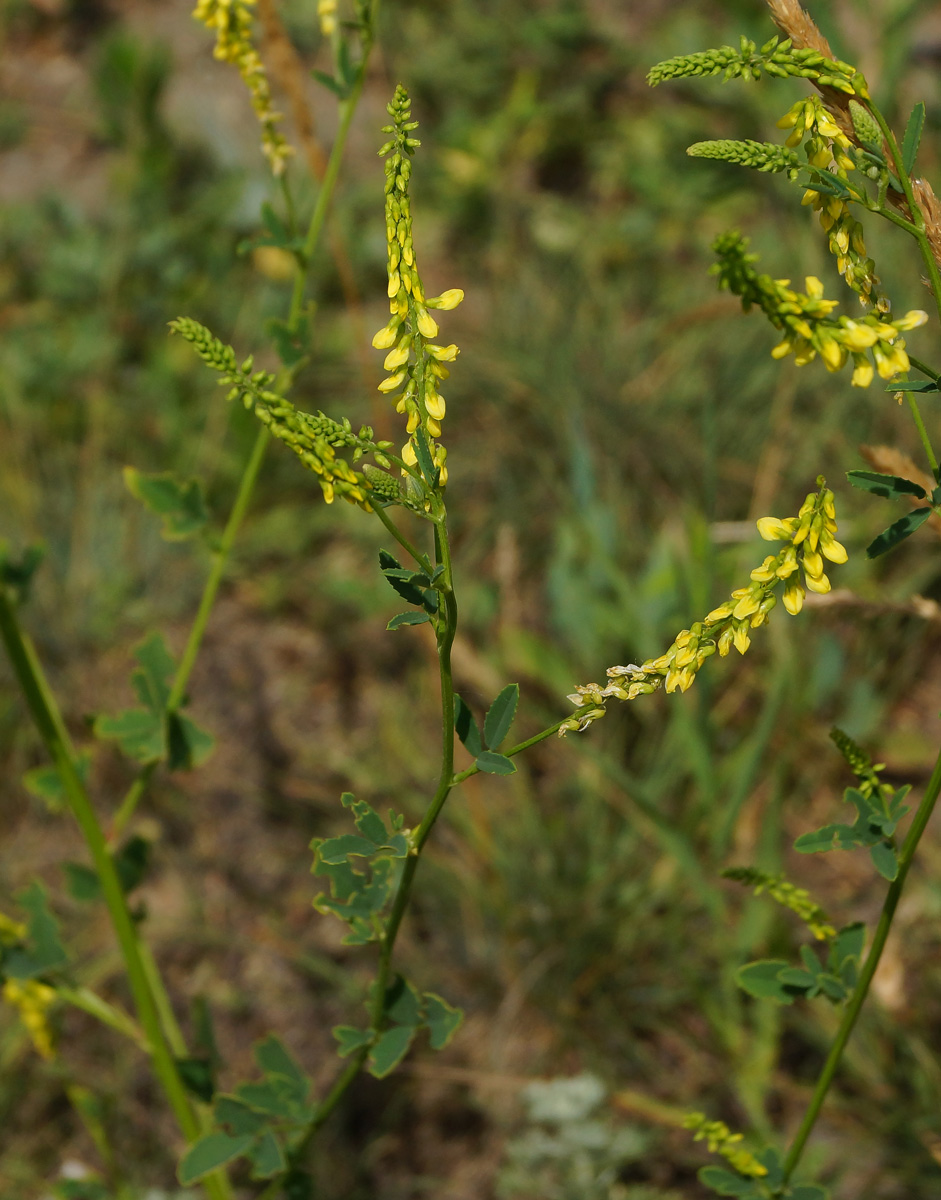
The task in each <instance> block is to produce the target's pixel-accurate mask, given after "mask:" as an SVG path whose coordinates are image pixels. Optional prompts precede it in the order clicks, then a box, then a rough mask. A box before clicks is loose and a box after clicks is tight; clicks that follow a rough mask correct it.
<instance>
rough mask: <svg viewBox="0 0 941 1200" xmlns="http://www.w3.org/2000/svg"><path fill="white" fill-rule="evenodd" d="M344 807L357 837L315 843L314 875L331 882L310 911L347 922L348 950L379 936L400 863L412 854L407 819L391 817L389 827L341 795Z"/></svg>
mask: <svg viewBox="0 0 941 1200" xmlns="http://www.w3.org/2000/svg"><path fill="white" fill-rule="evenodd" d="M341 800H342V802H343V807H344V808H348V809H350V811H351V812H352V813H353V823H354V825H355V826H356V830H357V833H355V834H352V833H346V834H341V835H340V837H335V838H328V839H324V838H314V839H313V840H312V841H311V843H310V848H311V850H313V851H314V865H313V866H312V867H311V871H312V872H313V874H314V875H324V876H326V877H327V878H328V879H329V880H330V894H329V895H327V894H326V893H324V892H320V893H318V895H317V896H315V897H314V902H313V903H314V907H315V908H316V909H317V911H318V912H321V913H332V914H333V915H334V916H336V917H339V918H340V920H341V921H345V922H346V924H347V925H348V926H349V929H350V931H349V933H348V934H347V935H346V937H344V939H343V941H344V944H346V945H351V946H362V945H366V944H367V943H368V942H374V941H377V940H378V939H379V938H380V937H381V936H382V931H383V921H382V916H383V913H384V912H385V910H386V907H387V905H388V903H389V901H390V899H391V898H392V896H393V895H394V892H395V888H396V887H397V886H398V881H399V878H400V877H401V871H402V864H403V860H404V859H405V858H406V857H407V856H408V854H409V853H410V852H411V847H410V841H409V837H410V835H409V832H408V831H407V830H403V825H404V823H405V818H404V817H403V816H401V815H397V814H395V813H392V812H390V813H389V825H388V826H386V823H385V822H384V821H383V819H382V818H381V817H380V816H379V814H378V813H377V812H376V811H375V810H374V809H373V808H372V807H371V806H370V805H369V804H368V803H367V802H366V801H365V800H357V799H356V798H355V796H354V795H353V794H352V793H351V792H344V793H343V795H342V797H341Z"/></svg>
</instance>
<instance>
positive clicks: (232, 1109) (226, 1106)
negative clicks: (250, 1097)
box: [212, 1095, 268, 1136]
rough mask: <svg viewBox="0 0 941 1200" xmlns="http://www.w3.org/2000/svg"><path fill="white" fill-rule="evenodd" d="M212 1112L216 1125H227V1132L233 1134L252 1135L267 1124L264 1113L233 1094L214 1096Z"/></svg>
mask: <svg viewBox="0 0 941 1200" xmlns="http://www.w3.org/2000/svg"><path fill="white" fill-rule="evenodd" d="M212 1114H213V1117H214V1118H215V1122H216V1124H217V1125H225V1126H227V1127H228V1130H229V1133H231V1134H233V1135H235V1136H239V1135H245V1134H251V1135H252V1136H254V1135H255V1134H256V1133H259V1132H260V1131H261V1130H262V1129H264V1128H265V1126H266V1125H267V1124H268V1117H267V1116H266V1115H265V1114H264V1113H259V1112H255V1110H254V1109H251V1108H249V1107H248V1105H247V1104H243V1103H242V1102H241V1101H240V1100H237V1099H236V1098H235V1096H225V1095H222V1096H216V1100H215V1103H214V1104H213V1106H212Z"/></svg>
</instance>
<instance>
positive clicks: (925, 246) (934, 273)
mask: <svg viewBox="0 0 941 1200" xmlns="http://www.w3.org/2000/svg"><path fill="white" fill-rule="evenodd" d="M868 103H869V111H870V112H871V113H872V115H873V117H874V118H875V119H876V121H877V122H878V125H879V128H880V129H881V130H882V136H883V137H884V138H885V143H886V145H887V146H888V148H889V154H890V155H891V156H892V163H893V166H894V167H895V173H896V175H897V176H898V178H899V182H900V183H901V185H902V191H903V192H904V193H905V199H906V201H907V202H908V207H909V210H910V212H911V222H908V221H906V220H904V218H901V217H898V216H897V215H896V214H894V213H891V212H890V211H889V210H888V208H886V206H885V205H883V206H882V209H881V212H882V215H883V216H884V217H888V219H889V220H891V221H892V222H893V223H894V224H896V225H900V226H901V227H902V228H903V229H905V230H906V231H907V232H908V233H910V234H911V236H912V237H913V238H914V239H915V241H916V242H917V243H918V248H919V250H920V251H921V257H922V262H923V263H924V264H925V270H926V271H927V272H928V281H929V283H930V284H931V292H932V295H933V296H934V302H935V308H936V309H937V313H938V318H939V320H941V272H939V270H938V263H937V262H936V260H935V257H934V254H933V252H932V249H931V243H930V242H929V241H928V237H927V235H926V233H925V217H924V213H923V212H922V211H921V206H920V205H919V203H918V201H917V200H916V199H915V191H914V188H913V187H912V181H911V178H910V176H909V174H908V172H907V171H906V170H905V164H904V162H903V161H902V153H901V151H900V150H899V145H898V142H897V141H896V140H895V134H894V133H893V132H892V130H891V129H890V127H889V123H888V122H887V121H886V119H885V117H884V116H883V115H882V113H881V112H880V111H879V109H878V107H877V106H876V105H875V104H873V102H872V101H871V100H870V101H869V102H868ZM918 369H919V370H921V367H919V368H918ZM908 405H909V408H910V409H911V413H912V417H913V418H914V421H915V427H916V429H917V430H918V436H919V437H920V438H921V444H922V445H923V446H924V448H925V454H926V455H927V456H928V461H929V462H930V463H931V469H932V471H937V469H938V459H937V457H936V455H935V453H934V450H933V449H932V446H931V439H930V438H929V436H928V431H927V429H926V428H925V423H924V421H923V420H922V416H921V411H920V409H919V407H918V401H917V400H916V399H915V398H914V396H913V395H912V393H911V392H909V393H908Z"/></svg>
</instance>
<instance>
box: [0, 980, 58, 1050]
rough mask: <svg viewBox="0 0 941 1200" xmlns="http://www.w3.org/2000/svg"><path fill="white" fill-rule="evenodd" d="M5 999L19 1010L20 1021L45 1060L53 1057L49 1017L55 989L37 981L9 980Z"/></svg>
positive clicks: (6, 985)
mask: <svg viewBox="0 0 941 1200" xmlns="http://www.w3.org/2000/svg"><path fill="white" fill-rule="evenodd" d="M3 998H4V1000H6V1001H7V1003H8V1004H12V1005H13V1006H14V1007H15V1008H16V1009H18V1010H19V1014H20V1020H21V1021H22V1022H23V1024H24V1025H25V1026H26V1030H27V1032H28V1033H29V1036H30V1038H31V1040H32V1043H33V1045H34V1046H35V1047H36V1050H37V1051H38V1053H39V1054H40V1055H42V1057H43V1058H52V1057H53V1047H52V1030H51V1029H50V1028H49V1022H48V1019H47V1015H48V1012H49V1009H50V1008H52V1006H53V1004H54V1003H55V999H56V993H55V989H54V988H51V987H48V986H47V985H46V984H44V983H39V982H38V981H37V980H35V979H24V980H20V979H8V980H7V981H6V983H4V985H3Z"/></svg>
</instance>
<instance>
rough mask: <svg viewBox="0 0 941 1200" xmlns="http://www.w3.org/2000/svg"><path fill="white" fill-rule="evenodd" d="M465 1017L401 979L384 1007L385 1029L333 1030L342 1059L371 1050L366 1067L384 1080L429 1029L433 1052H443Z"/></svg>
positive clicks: (392, 987) (340, 1027)
mask: <svg viewBox="0 0 941 1200" xmlns="http://www.w3.org/2000/svg"><path fill="white" fill-rule="evenodd" d="M463 1017H464V1014H463V1013H462V1012H461V1011H460V1009H457V1008H454V1006H453V1005H451V1004H449V1003H448V1002H447V1001H446V1000H444V999H443V998H442V997H441V996H438V995H436V994H435V993H434V992H425V993H424V994H421V993H419V992H418V991H417V990H416V989H415V988H414V987H413V986H412V984H410V983H409V982H408V981H407V980H406V979H404V978H403V977H402V976H401V975H398V976H396V978H395V979H394V980H393V982H392V983H391V984H390V985H389V986H388V987H387V988H386V991H385V996H384V1000H383V1007H382V1023H383V1025H384V1026H385V1028H382V1029H381V1030H380V1031H378V1032H377V1031H376V1030H374V1029H356V1028H354V1027H352V1026H350V1025H338V1026H337V1027H336V1028H335V1029H334V1030H333V1036H334V1037H335V1038H336V1040H337V1053H338V1054H339V1055H340V1056H341V1058H345V1057H347V1056H348V1055H350V1054H353V1053H355V1052H356V1051H359V1050H365V1049H366V1048H367V1047H368V1048H369V1053H368V1057H367V1067H368V1069H369V1073H370V1074H371V1075H374V1076H375V1077H376V1078H377V1079H384V1078H385V1077H386V1076H387V1075H389V1074H391V1073H392V1071H394V1070H395V1068H396V1067H397V1066H398V1065H399V1063H400V1062H401V1061H402V1059H403V1058H404V1057H405V1055H406V1054H407V1053H408V1051H409V1049H410V1048H411V1045H412V1043H413V1041H414V1040H415V1036H416V1035H417V1034H418V1033H419V1031H420V1030H422V1029H427V1030H428V1033H429V1040H430V1044H431V1048H432V1049H433V1050H443V1049H444V1047H445V1046H446V1045H447V1044H448V1042H450V1040H451V1038H452V1037H453V1036H454V1035H455V1033H456V1032H457V1030H458V1029H459V1028H460V1025H461V1021H462V1020H463Z"/></svg>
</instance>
